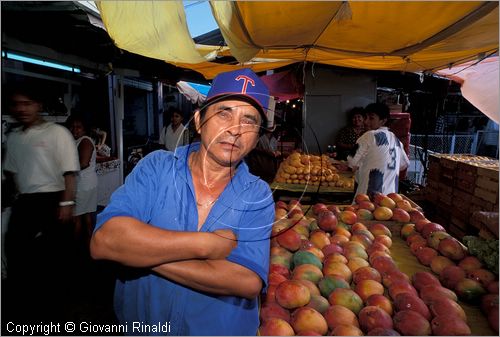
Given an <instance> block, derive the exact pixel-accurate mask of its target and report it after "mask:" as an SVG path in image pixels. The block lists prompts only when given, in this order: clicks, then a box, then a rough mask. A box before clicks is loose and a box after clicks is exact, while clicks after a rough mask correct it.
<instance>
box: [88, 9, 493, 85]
mask: <svg viewBox="0 0 500 337" xmlns="http://www.w3.org/2000/svg"><path fill="white" fill-rule="evenodd" d="M97 4H98V7H99V9H100V12H101V16H102V19H103V22H104V24H105V27H106V29H107V31H108V33H109V34H110V36H111V37H112V39H113V40H114V42H115V43H116V45H117V46H118V47H120V48H122V49H125V50H128V51H130V52H133V53H137V54H141V55H145V56H148V57H152V58H156V59H160V60H164V61H166V62H169V63H172V64H175V65H177V66H180V67H184V68H189V69H192V70H195V71H198V72H200V73H201V74H203V75H204V76H205V77H206V78H213V77H214V76H215V75H216V74H217V73H219V72H221V71H225V70H230V69H234V68H236V67H251V68H253V69H254V71H257V72H258V71H263V70H268V69H274V68H277V67H282V66H285V65H288V64H291V63H296V62H317V63H322V64H329V65H335V66H342V67H351V68H358V69H370V70H398V71H408V72H414V71H436V70H439V69H443V68H447V67H449V66H450V65H453V64H458V63H463V62H466V61H469V60H473V59H475V58H477V57H482V56H484V55H488V54H492V53H496V52H497V51H498V15H499V13H498V2H497V1H465V2H463V1H400V2H398V1H396V2H391V1H380V2H378V1H377V2H365V1H317V2H308V1H289V2H283V1H210V4H211V7H212V12H213V15H214V17H215V19H216V21H217V24H218V25H219V28H220V30H221V33H222V35H223V37H224V40H225V42H226V44H227V47H225V46H220V45H218V46H206V45H197V44H195V42H194V41H193V40H192V38H191V37H190V35H189V31H188V28H187V24H186V18H185V13H184V8H183V6H182V2H181V1H151V2H142V1H102V2H98V3H97ZM228 60H229V62H228ZM231 60H232V61H233V62H231Z"/></svg>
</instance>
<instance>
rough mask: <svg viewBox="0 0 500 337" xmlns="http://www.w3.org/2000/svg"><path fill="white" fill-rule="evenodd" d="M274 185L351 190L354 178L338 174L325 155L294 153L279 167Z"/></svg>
mask: <svg viewBox="0 0 500 337" xmlns="http://www.w3.org/2000/svg"><path fill="white" fill-rule="evenodd" d="M274 181H275V182H276V183H286V184H300V185H313V186H319V185H321V186H329V187H339V188H345V189H352V188H353V186H354V178H353V177H352V176H346V175H342V174H339V172H338V170H337V168H336V167H335V166H334V165H333V164H332V163H331V161H330V158H329V157H328V156H326V155H321V156H318V155H308V154H301V153H299V152H294V153H292V154H291V155H290V156H288V157H287V158H286V159H285V160H284V161H283V162H282V163H281V165H280V167H279V169H278V172H277V173H276V177H275V179H274Z"/></svg>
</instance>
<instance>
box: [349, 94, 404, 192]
mask: <svg viewBox="0 0 500 337" xmlns="http://www.w3.org/2000/svg"><path fill="white" fill-rule="evenodd" d="M365 112H366V121H365V124H366V126H367V129H368V131H366V132H365V133H364V134H363V135H362V136H361V137H359V138H358V140H357V142H356V145H357V148H356V150H355V153H354V154H353V155H349V156H348V157H347V163H348V165H349V167H350V168H352V170H353V171H355V172H356V182H357V184H358V187H357V190H356V194H360V193H364V194H368V195H369V196H370V197H371V196H372V195H373V194H375V193H377V192H379V193H382V194H385V195H387V194H389V193H392V192H398V183H399V172H400V171H401V170H404V169H405V168H407V167H408V165H409V159H408V156H407V155H406V153H405V151H404V149H403V145H402V144H401V142H400V141H399V139H398V138H397V137H396V136H395V135H394V133H392V132H391V131H389V129H388V128H387V127H386V126H385V124H386V123H387V120H388V118H389V107H388V106H387V105H385V104H383V103H372V104H369V105H368V106H367V107H366V108H365Z"/></svg>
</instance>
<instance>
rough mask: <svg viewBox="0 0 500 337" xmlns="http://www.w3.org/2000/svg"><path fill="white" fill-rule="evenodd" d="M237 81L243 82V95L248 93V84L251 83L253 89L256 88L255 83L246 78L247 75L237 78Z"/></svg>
mask: <svg viewBox="0 0 500 337" xmlns="http://www.w3.org/2000/svg"><path fill="white" fill-rule="evenodd" d="M235 80H236V81H239V80H243V87H242V88H241V93H242V94H246V93H247V87H248V83H250V84H251V85H252V87H255V81H254V80H253V79H252V78H250V77H248V76H245V75H239V76H237V77H236V78H235Z"/></svg>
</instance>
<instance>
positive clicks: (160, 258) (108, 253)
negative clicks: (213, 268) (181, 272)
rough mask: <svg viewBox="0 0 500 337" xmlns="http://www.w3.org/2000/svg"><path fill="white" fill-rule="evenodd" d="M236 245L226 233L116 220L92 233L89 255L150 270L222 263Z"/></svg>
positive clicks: (227, 232) (134, 220)
mask: <svg viewBox="0 0 500 337" xmlns="http://www.w3.org/2000/svg"><path fill="white" fill-rule="evenodd" d="M236 244H237V242H236V240H235V236H234V234H233V233H232V232H231V231H229V230H220V231H215V232H213V233H206V232H177V231H170V230H165V229H162V228H158V227H154V226H151V225H149V224H146V223H144V222H141V221H139V220H137V219H135V218H132V217H126V216H116V217H112V218H111V219H109V220H108V221H106V222H105V223H104V224H103V225H102V227H100V228H99V229H98V230H96V231H95V232H94V235H92V238H91V241H90V252H91V255H92V257H93V258H94V259H106V260H112V261H116V262H119V263H122V264H124V265H128V266H133V267H153V266H157V265H160V264H164V263H167V262H173V261H179V260H187V259H222V258H225V257H226V256H228V255H229V253H230V252H231V250H232V249H233V248H234V247H235V246H236Z"/></svg>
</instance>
